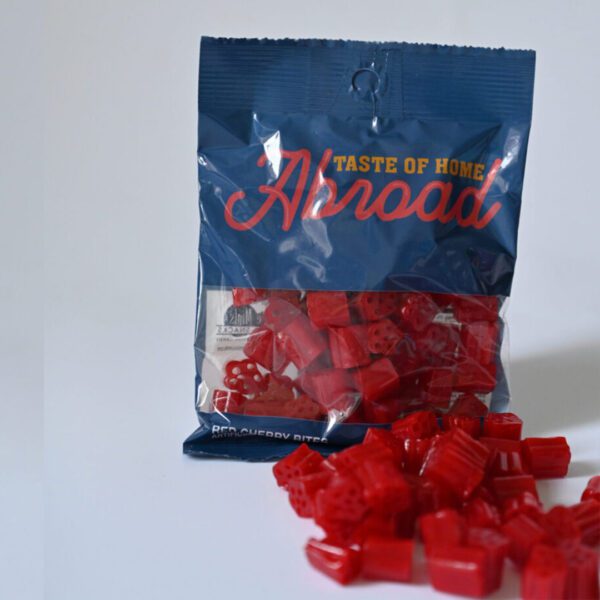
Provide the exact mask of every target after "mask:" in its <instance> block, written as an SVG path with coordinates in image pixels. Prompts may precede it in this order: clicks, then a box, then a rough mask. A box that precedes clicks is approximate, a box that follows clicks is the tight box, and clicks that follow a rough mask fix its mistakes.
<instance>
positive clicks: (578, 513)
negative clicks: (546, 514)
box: [569, 500, 600, 546]
mask: <svg viewBox="0 0 600 600" xmlns="http://www.w3.org/2000/svg"><path fill="white" fill-rule="evenodd" d="M569 510H570V511H571V514H572V515H573V518H574V520H575V523H576V524H577V528H578V529H579V531H580V532H581V541H582V542H583V543H584V544H587V545H588V546H595V545H597V544H598V543H599V542H600V504H598V502H595V501H594V500H585V501H584V502H579V503H578V504H574V505H573V506H571V507H570V508H569Z"/></svg>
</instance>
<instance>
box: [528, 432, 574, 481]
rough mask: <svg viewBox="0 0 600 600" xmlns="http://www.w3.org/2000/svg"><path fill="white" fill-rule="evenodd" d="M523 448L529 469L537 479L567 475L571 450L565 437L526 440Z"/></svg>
mask: <svg viewBox="0 0 600 600" xmlns="http://www.w3.org/2000/svg"><path fill="white" fill-rule="evenodd" d="M521 448H522V452H523V458H524V460H525V463H526V465H527V469H528V471H529V472H530V473H531V474H532V475H533V476H534V477H535V478H536V479H540V478H546V477H564V476H565V475H566V474H567V471H568V470H569V463H570V462H571V449H570V448H569V445H568V444H567V440H566V439H565V438H564V437H551V438H525V439H524V440H523V441H522V442H521Z"/></svg>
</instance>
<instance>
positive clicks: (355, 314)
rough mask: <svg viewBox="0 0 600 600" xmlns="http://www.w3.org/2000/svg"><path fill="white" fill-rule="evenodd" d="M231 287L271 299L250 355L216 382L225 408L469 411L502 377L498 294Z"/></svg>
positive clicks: (365, 416)
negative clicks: (220, 382)
mask: <svg viewBox="0 0 600 600" xmlns="http://www.w3.org/2000/svg"><path fill="white" fill-rule="evenodd" d="M232 293H233V305H234V306H236V307H244V306H248V305H252V304H257V303H265V304H264V313H263V318H262V322H261V324H260V326H258V327H257V328H256V329H255V330H254V331H253V332H252V333H251V334H250V336H249V338H248V341H247V343H246V345H245V347H244V354H245V358H240V360H232V361H229V362H228V363H227V364H226V365H225V369H224V378H223V385H224V389H216V390H214V391H213V395H212V402H213V407H214V408H215V409H216V410H219V411H221V412H230V413H240V414H248V415H270V416H281V417H292V418H304V419H321V418H323V417H325V416H327V415H331V414H336V415H337V416H339V418H340V419H341V420H344V419H345V420H346V422H366V423H390V422H391V421H393V420H394V419H397V418H398V417H399V416H401V415H403V414H406V413H407V412H410V411H414V410H416V409H418V408H424V407H427V408H431V409H434V410H436V411H437V412H439V413H443V412H446V411H448V410H449V409H450V406H451V404H452V405H453V406H456V407H458V408H457V409H454V408H453V409H452V411H453V412H454V411H455V410H458V411H459V413H458V414H462V412H461V411H462V409H461V407H462V406H464V404H463V402H462V399H463V398H466V399H467V404H468V401H469V399H471V398H472V397H473V394H478V395H485V394H489V392H491V391H493V390H494V388H495V386H496V380H497V374H496V371H497V360H496V358H497V354H498V349H499V345H500V319H499V301H498V298H497V297H495V296H491V297H490V296H459V295H451V294H429V293H419V292H406V293H404V292H343V291H342V292H310V291H309V292H299V291H277V290H256V289H243V288H234V289H233V291H232ZM261 308H262V307H261ZM290 364H291V365H293V367H294V369H292V377H290V376H289V375H286V374H284V371H286V369H287V367H288V365H290ZM463 412H464V411H463ZM471 416H474V415H471ZM475 416H476V415H475Z"/></svg>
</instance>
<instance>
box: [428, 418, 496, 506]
mask: <svg viewBox="0 0 600 600" xmlns="http://www.w3.org/2000/svg"><path fill="white" fill-rule="evenodd" d="M488 457H489V450H488V449H487V448H486V447H485V446H484V445H483V444H480V443H479V442H478V441H477V440H474V439H473V438H472V437H471V436H470V435H468V434H467V433H465V432H464V431H462V429H454V430H452V431H450V432H448V433H446V434H444V436H442V439H441V440H440V441H439V442H437V443H436V444H434V445H433V446H432V447H431V448H430V449H429V451H428V453H427V455H426V457H425V461H424V463H423V468H422V470H421V474H422V475H424V476H426V477H430V478H431V479H434V480H435V481H437V482H438V483H440V484H441V485H446V486H447V487H448V488H449V489H450V490H452V491H453V492H454V493H455V494H456V495H457V497H458V498H461V499H463V500H466V499H467V498H468V497H469V496H470V495H471V494H472V493H473V492H474V491H475V489H476V488H477V486H478V485H479V484H480V483H481V481H482V479H483V476H484V472H485V466H486V463H487V460H488Z"/></svg>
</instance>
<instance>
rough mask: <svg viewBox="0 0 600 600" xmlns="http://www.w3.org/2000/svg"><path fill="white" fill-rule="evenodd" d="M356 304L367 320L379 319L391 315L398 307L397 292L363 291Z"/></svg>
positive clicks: (358, 295)
mask: <svg viewBox="0 0 600 600" xmlns="http://www.w3.org/2000/svg"><path fill="white" fill-rule="evenodd" d="M354 304H355V306H356V308H357V309H358V312H359V314H360V316H361V317H362V319H363V320H365V321H379V320H380V319H385V318H386V317H389V316H390V315H391V314H392V313H393V312H394V310H395V309H396V304H397V294H394V293H391V292H361V293H360V294H356V297H355V298H354Z"/></svg>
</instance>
